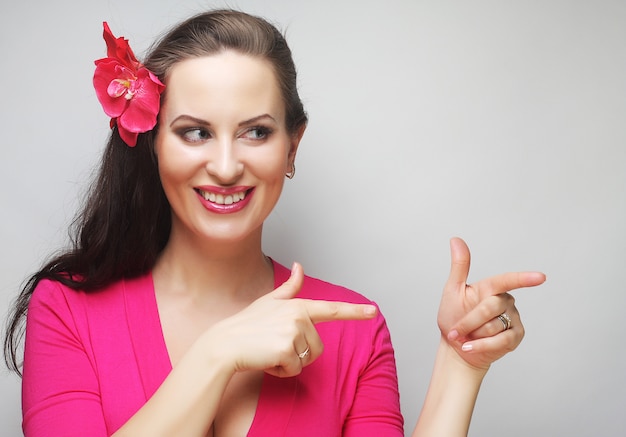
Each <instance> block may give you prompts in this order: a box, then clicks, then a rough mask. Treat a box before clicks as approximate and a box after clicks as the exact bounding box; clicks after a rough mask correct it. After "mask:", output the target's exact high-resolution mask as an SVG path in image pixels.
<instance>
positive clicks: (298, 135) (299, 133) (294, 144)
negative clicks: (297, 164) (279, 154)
mask: <svg viewBox="0 0 626 437" xmlns="http://www.w3.org/2000/svg"><path fill="white" fill-rule="evenodd" d="M305 130H306V123H305V124H303V125H302V126H300V127H299V128H298V129H297V130H296V131H295V132H294V133H293V134H292V135H291V144H290V146H289V154H288V155H287V158H288V160H289V162H294V161H295V160H296V152H297V151H298V146H299V145H300V140H302V137H303V136H304V131H305Z"/></svg>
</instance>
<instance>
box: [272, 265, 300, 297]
mask: <svg viewBox="0 0 626 437" xmlns="http://www.w3.org/2000/svg"><path fill="white" fill-rule="evenodd" d="M303 282H304V271H303V270H302V266H301V265H300V264H299V263H297V262H295V263H293V265H292V266H291V275H290V276H289V279H287V280H286V281H285V282H284V283H283V284H282V285H281V286H280V287H278V288H276V289H275V290H274V291H272V292H271V293H270V294H271V296H272V297H273V298H274V299H292V298H294V297H296V296H297V295H298V293H299V292H300V289H301V288H302V283H303Z"/></svg>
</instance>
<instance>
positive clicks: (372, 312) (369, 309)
mask: <svg viewBox="0 0 626 437" xmlns="http://www.w3.org/2000/svg"><path fill="white" fill-rule="evenodd" d="M363 312H364V313H365V315H366V316H373V315H375V314H376V307H375V306H374V305H368V306H366V307H365V308H364V309H363Z"/></svg>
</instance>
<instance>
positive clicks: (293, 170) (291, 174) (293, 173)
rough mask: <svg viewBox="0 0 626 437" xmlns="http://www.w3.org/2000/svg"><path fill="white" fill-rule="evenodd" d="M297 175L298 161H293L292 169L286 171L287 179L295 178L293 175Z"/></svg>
mask: <svg viewBox="0 0 626 437" xmlns="http://www.w3.org/2000/svg"><path fill="white" fill-rule="evenodd" d="M295 175H296V163H295V162H292V163H291V170H290V171H289V172H287V173H285V176H286V177H287V179H293V177H294V176H295Z"/></svg>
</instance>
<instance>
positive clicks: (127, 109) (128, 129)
mask: <svg viewBox="0 0 626 437" xmlns="http://www.w3.org/2000/svg"><path fill="white" fill-rule="evenodd" d="M103 24H104V34H103V36H104V40H105V41H106V44H107V57H106V58H103V59H98V60H97V61H96V71H95V73H94V75H93V86H94V88H95V89H96V95H97V96H98V100H99V101H100V104H101V105H102V108H103V109H104V112H105V113H106V114H107V115H108V116H109V117H111V127H113V126H115V125H117V129H118V131H119V134H120V137H121V138H122V140H124V142H125V143H126V144H128V145H129V146H130V147H134V146H135V145H136V144H137V135H138V134H139V133H143V132H147V131H149V130H151V129H152V128H153V127H154V126H155V125H156V122H157V115H158V113H159V106H160V104H161V93H162V92H163V90H164V89H165V85H163V84H162V83H161V81H160V80H159V79H158V78H157V77H156V76H155V75H154V74H152V72H150V71H149V70H148V69H147V68H145V67H144V66H143V65H142V64H141V63H139V61H137V58H135V54H134V53H133V51H132V50H131V48H130V46H129V45H128V40H126V39H124V38H123V37H119V38H115V36H113V34H112V33H111V29H109V25H108V24H107V23H106V22H104V23H103Z"/></svg>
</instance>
